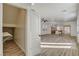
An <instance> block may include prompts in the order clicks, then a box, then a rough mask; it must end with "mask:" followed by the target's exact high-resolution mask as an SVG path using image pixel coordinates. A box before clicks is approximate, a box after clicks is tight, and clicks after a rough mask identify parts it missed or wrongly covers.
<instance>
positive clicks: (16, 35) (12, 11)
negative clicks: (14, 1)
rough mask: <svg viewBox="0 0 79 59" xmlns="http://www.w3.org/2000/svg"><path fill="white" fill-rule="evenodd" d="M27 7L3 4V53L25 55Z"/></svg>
mask: <svg viewBox="0 0 79 59" xmlns="http://www.w3.org/2000/svg"><path fill="white" fill-rule="evenodd" d="M26 12H27V11H26V9H23V8H18V7H16V6H13V5H10V4H5V3H4V4H3V55H4V56H25V55H26V53H25V50H26V49H25V48H26V47H25V24H26V23H25V21H26Z"/></svg>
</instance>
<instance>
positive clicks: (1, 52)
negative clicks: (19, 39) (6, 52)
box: [0, 3, 3, 56]
mask: <svg viewBox="0 0 79 59" xmlns="http://www.w3.org/2000/svg"><path fill="white" fill-rule="evenodd" d="M2 9H3V8H2V4H1V3H0V56H2V55H3V38H2V37H3V36H2V17H3V16H2V15H3V14H2V12H3V10H2Z"/></svg>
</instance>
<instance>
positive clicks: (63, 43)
mask: <svg viewBox="0 0 79 59" xmlns="http://www.w3.org/2000/svg"><path fill="white" fill-rule="evenodd" d="M41 44H62V45H72V43H48V42H41Z"/></svg>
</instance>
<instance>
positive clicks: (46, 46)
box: [41, 45, 72, 48]
mask: <svg viewBox="0 0 79 59" xmlns="http://www.w3.org/2000/svg"><path fill="white" fill-rule="evenodd" d="M71 47H72V46H49V45H41V48H71Z"/></svg>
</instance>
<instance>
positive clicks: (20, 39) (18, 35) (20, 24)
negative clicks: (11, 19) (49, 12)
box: [14, 9, 27, 52]
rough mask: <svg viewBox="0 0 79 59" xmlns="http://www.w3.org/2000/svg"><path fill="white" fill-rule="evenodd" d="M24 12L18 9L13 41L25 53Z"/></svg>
mask: <svg viewBox="0 0 79 59" xmlns="http://www.w3.org/2000/svg"><path fill="white" fill-rule="evenodd" d="M26 12H27V11H26V10H24V9H19V11H18V16H17V20H16V25H17V26H16V28H15V32H14V33H15V34H14V36H15V37H14V38H15V39H14V40H15V42H16V43H17V44H18V46H19V47H20V48H21V49H22V50H23V51H24V52H25V24H26V23H25V20H26V18H25V16H26Z"/></svg>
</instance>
